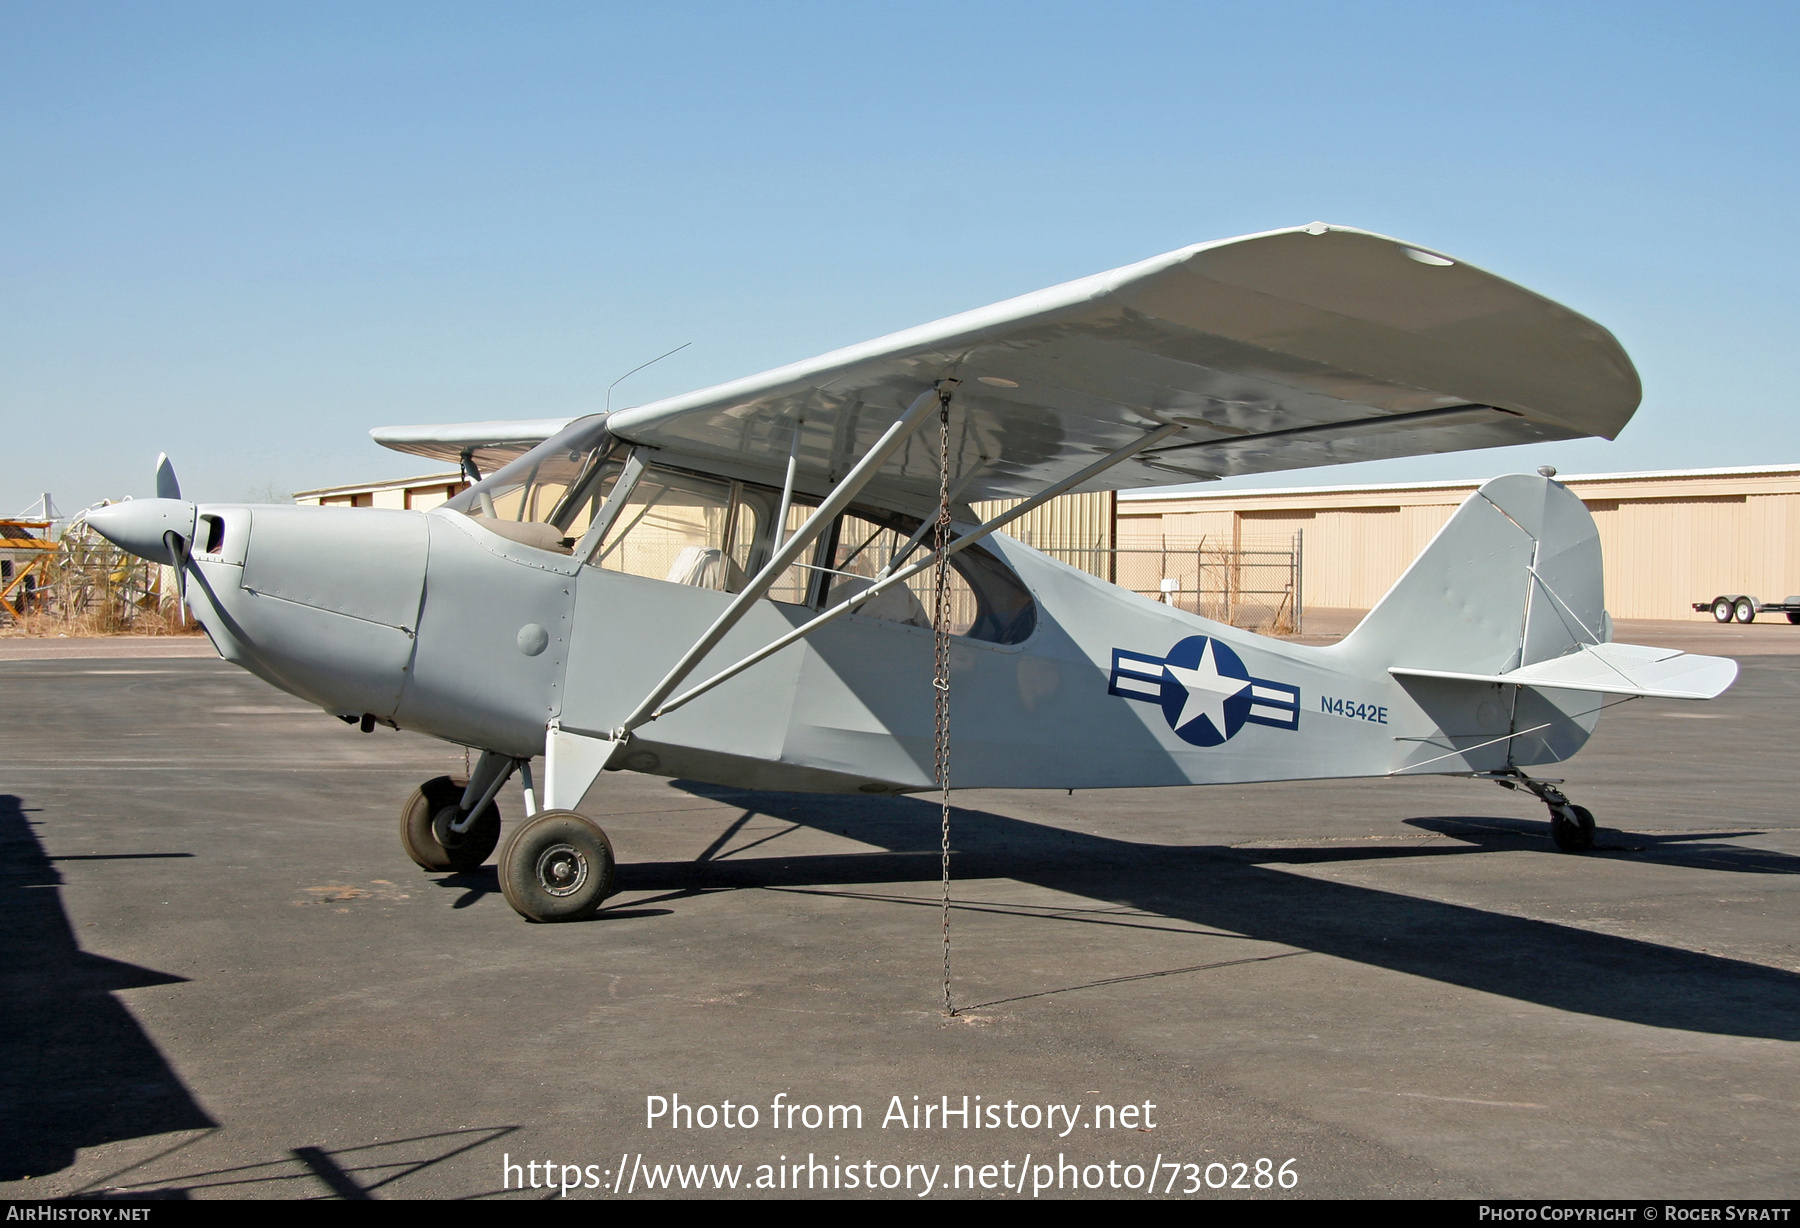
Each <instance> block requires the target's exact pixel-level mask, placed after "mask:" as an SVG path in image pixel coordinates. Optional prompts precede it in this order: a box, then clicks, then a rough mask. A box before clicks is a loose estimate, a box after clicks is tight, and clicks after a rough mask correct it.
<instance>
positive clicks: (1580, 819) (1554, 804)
mask: <svg viewBox="0 0 1800 1228" xmlns="http://www.w3.org/2000/svg"><path fill="white" fill-rule="evenodd" d="M1486 776H1487V778H1488V779H1489V780H1491V781H1493V782H1494V783H1495V784H1497V785H1499V786H1500V787H1501V788H1503V789H1524V790H1526V791H1527V792H1529V793H1531V794H1533V795H1534V796H1535V797H1536V798H1537V799H1538V801H1540V802H1542V803H1544V805H1545V807H1546V808H1548V809H1549V811H1550V838H1551V839H1552V840H1554V841H1556V847H1557V848H1559V849H1561V850H1562V851H1563V852H1565V853H1585V852H1587V851H1588V850H1589V849H1591V848H1593V847H1594V813H1593V811H1591V810H1589V809H1588V808H1587V807H1586V806H1577V805H1576V804H1575V803H1573V802H1571V801H1570V800H1569V799H1568V797H1567V795H1565V794H1564V793H1563V791H1562V790H1561V789H1559V788H1557V787H1556V786H1558V785H1560V784H1561V783H1562V781H1560V780H1533V779H1532V778H1531V777H1529V776H1527V775H1526V774H1525V773H1523V772H1521V771H1519V769H1517V768H1509V769H1507V770H1506V771H1504V772H1489V773H1486Z"/></svg>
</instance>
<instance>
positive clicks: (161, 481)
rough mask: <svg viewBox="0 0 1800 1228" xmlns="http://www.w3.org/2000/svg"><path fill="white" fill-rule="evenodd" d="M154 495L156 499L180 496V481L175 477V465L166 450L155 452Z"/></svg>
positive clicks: (177, 497)
mask: <svg viewBox="0 0 1800 1228" xmlns="http://www.w3.org/2000/svg"><path fill="white" fill-rule="evenodd" d="M156 497H157V498H158V499H179V498H181V483H180V482H179V481H177V480H176V478H175V465H174V462H172V461H171V460H170V459H169V454H168V453H167V452H158V453H157V454H156Z"/></svg>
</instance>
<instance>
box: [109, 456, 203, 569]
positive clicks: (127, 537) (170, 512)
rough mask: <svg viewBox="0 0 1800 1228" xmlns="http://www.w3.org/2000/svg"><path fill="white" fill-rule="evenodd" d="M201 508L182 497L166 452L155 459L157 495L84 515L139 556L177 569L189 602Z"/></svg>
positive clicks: (117, 544) (112, 504)
mask: <svg viewBox="0 0 1800 1228" xmlns="http://www.w3.org/2000/svg"><path fill="white" fill-rule="evenodd" d="M197 516H198V509H197V508H196V507H195V506H194V505H193V504H192V503H189V502H187V501H186V500H185V499H183V498H182V497H181V483H180V481H179V480H178V479H177V478H176V477H175V466H174V465H173V464H171V463H170V461H169V457H168V454H167V453H164V454H162V455H159V456H158V457H157V458H156V498H154V499H137V500H129V499H128V500H126V501H125V502H123V503H111V504H107V505H106V506H104V507H95V508H89V509H88V511H87V512H85V513H84V514H83V518H84V519H85V520H86V521H87V523H88V525H89V526H90V527H91V528H93V529H94V530H95V531H97V532H98V533H99V534H100V535H101V536H102V537H105V538H106V539H107V540H108V541H110V542H112V543H113V544H114V545H116V546H119V547H121V548H122V549H125V550H129V551H130V552H131V553H133V554H135V555H137V556H138V557H139V558H144V559H149V560H150V561H151V562H153V563H165V564H168V565H169V566H172V567H173V568H175V589H176V592H177V593H178V594H179V596H180V598H181V600H182V602H183V603H184V604H185V603H186V601H187V570H188V559H189V555H190V553H191V549H192V538H193V536H194V525H195V520H196V517H197Z"/></svg>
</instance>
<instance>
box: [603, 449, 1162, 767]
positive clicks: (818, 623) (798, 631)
mask: <svg viewBox="0 0 1800 1228" xmlns="http://www.w3.org/2000/svg"><path fill="white" fill-rule="evenodd" d="M1185 429H1186V428H1185V427H1182V426H1179V425H1175V424H1171V425H1169V426H1165V427H1161V428H1159V429H1157V430H1154V431H1151V432H1150V433H1149V434H1148V435H1145V436H1144V437H1143V438H1142V439H1139V440H1136V441H1135V442H1133V443H1128V444H1126V445H1125V446H1124V447H1122V448H1120V449H1119V450H1118V451H1116V452H1113V453H1110V454H1108V455H1107V456H1104V457H1101V458H1100V459H1099V460H1097V461H1095V462H1094V463H1093V464H1091V465H1089V466H1088V467H1087V468H1086V469H1083V470H1082V471H1081V472H1079V473H1075V474H1071V475H1070V476H1068V477H1066V478H1064V479H1063V480H1062V481H1060V482H1057V483H1055V484H1054V485H1051V486H1047V487H1045V488H1044V489H1043V490H1041V491H1039V492H1038V493H1037V494H1035V495H1033V496H1032V497H1031V498H1029V499H1027V500H1025V502H1023V503H1021V504H1019V506H1017V507H1015V508H1013V509H1012V510H1011V511H1009V512H1002V513H1001V514H1000V515H998V516H995V517H994V518H993V519H992V520H988V521H984V522H983V523H982V524H981V526H980V527H978V528H974V529H970V530H969V531H968V532H967V533H964V534H963V535H962V536H961V537H959V538H957V539H956V540H955V541H953V542H951V543H950V544H949V545H947V546H945V547H944V548H943V549H942V550H941V551H938V550H933V551H932V552H931V553H930V554H928V555H926V556H925V557H924V558H922V559H920V560H919V561H918V562H917V563H914V564H913V565H912V566H910V567H907V568H904V569H903V570H900V571H896V572H894V573H893V574H892V575H890V576H888V577H887V578H886V579H885V580H879V581H877V582H876V583H874V584H872V585H870V586H869V587H868V588H865V589H864V590H863V591H862V592H860V593H857V594H856V595H855V596H853V597H851V598H849V599H848V600H846V601H844V602H841V603H840V604H838V605H834V606H832V607H831V608H830V609H829V610H826V611H825V612H824V613H823V614H821V615H819V616H818V617H817V618H815V619H813V620H812V621H811V622H808V623H804V624H802V625H801V626H798V627H796V628H794V629H793V630H792V631H790V632H788V633H787V634H786V635H784V636H782V637H781V638H780V639H777V640H775V641H774V642H773V643H770V644H768V645H767V646H765V647H763V648H759V649H757V650H756V651H755V652H753V653H751V654H750V655H749V656H747V657H745V658H744V659H743V660H741V661H739V662H738V663H737V664H736V665H732V666H730V667H728V668H726V669H722V670H720V671H719V672H718V673H716V674H714V675H713V676H712V677H711V678H708V679H707V680H706V681H705V682H702V683H701V684H700V685H698V686H696V687H693V688H692V689H691V690H688V691H686V692H684V693H683V694H681V695H677V696H676V697H675V698H674V699H671V700H669V702H668V703H665V704H663V705H662V706H661V707H656V708H652V709H651V710H650V711H649V712H648V714H647V715H645V716H642V717H639V716H638V715H637V713H633V717H632V719H631V720H629V721H627V722H626V723H625V725H624V726H623V727H621V728H620V729H619V731H618V732H617V733H615V734H614V735H613V737H614V738H615V740H616V739H622V738H623V737H624V736H625V735H626V734H628V733H630V732H631V731H632V730H633V729H636V728H637V727H638V726H640V725H643V724H645V723H646V722H648V721H653V720H655V719H656V718H657V717H659V716H663V715H666V714H667V713H670V712H673V711H675V709H677V708H679V707H681V706H683V705H684V704H686V703H688V702H689V701H690V700H694V699H698V698H699V697H700V696H702V695H704V694H706V692H708V691H710V690H712V689H713V688H714V687H716V686H718V685H719V684H720V683H721V682H727V681H730V680H731V679H732V678H735V677H737V676H738V675H739V674H741V673H743V672H744V671H745V670H747V669H749V668H750V667H751V666H752V665H755V664H756V663H757V662H758V661H761V660H764V659H766V658H768V657H771V656H773V655H774V654H775V653H778V652H780V651H781V650H782V649H783V648H786V647H787V646H788V645H789V644H792V643H794V642H795V641H797V640H802V639H805V638H806V637H807V636H809V635H811V634H812V633H813V632H814V631H817V630H818V629H819V628H820V627H823V626H824V625H825V624H826V623H828V622H830V621H831V620H832V619H834V618H838V617H840V616H841V615H844V614H848V613H849V612H850V611H851V610H853V609H855V608H856V607H857V606H859V605H861V604H862V603H863V602H865V601H867V600H868V599H869V598H871V597H873V596H875V595H876V594H877V593H880V592H883V591H884V590H886V589H889V588H892V587H893V586H894V585H896V584H904V583H905V582H906V581H908V580H910V579H912V578H913V577H914V576H916V575H918V574H919V573H920V572H923V571H927V570H929V569H930V568H932V567H934V566H936V565H937V561H938V557H939V555H940V554H942V555H944V556H949V555H952V554H956V553H957V552H958V551H961V550H966V549H967V548H968V547H970V546H973V545H974V544H975V543H976V542H978V541H980V540H981V539H982V538H984V537H986V536H988V535H989V534H990V533H993V532H995V531H997V530H998V529H1000V528H1001V527H1002V526H1004V525H1007V524H1010V523H1011V522H1013V521H1014V520H1017V519H1018V518H1019V517H1020V516H1023V515H1024V514H1025V513H1027V512H1029V511H1031V510H1032V509H1033V508H1036V507H1039V506H1041V505H1043V504H1045V503H1048V502H1049V501H1050V500H1052V499H1054V498H1056V496H1058V495H1060V494H1062V493H1063V492H1064V491H1066V490H1069V489H1071V488H1073V487H1076V486H1079V485H1081V484H1082V483H1083V482H1086V481H1088V480H1089V479H1090V478H1094V477H1097V476H1098V475H1100V474H1102V473H1104V472H1106V471H1107V470H1108V469H1111V468H1112V467H1113V466H1114V465H1117V464H1119V463H1120V462H1122V461H1127V460H1130V459H1131V458H1132V457H1133V456H1135V455H1137V454H1138V453H1139V452H1141V451H1143V450H1144V449H1145V448H1147V447H1149V446H1150V445H1152V444H1154V443H1158V442H1160V441H1162V440H1164V439H1167V438H1168V437H1169V436H1170V435H1173V434H1175V433H1176V432H1177V431H1181V430H1185ZM808 523H811V522H810V521H809V522H808ZM689 655H690V656H693V655H694V654H692V653H690V654H689ZM669 689H670V690H673V689H674V688H673V687H671V688H669ZM663 694H664V695H667V694H668V691H664V692H663ZM644 710H645V705H641V704H640V705H639V708H638V711H639V712H643V711H644Z"/></svg>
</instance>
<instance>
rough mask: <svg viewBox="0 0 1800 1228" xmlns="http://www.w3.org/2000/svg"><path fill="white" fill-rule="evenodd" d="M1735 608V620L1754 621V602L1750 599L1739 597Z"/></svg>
mask: <svg viewBox="0 0 1800 1228" xmlns="http://www.w3.org/2000/svg"><path fill="white" fill-rule="evenodd" d="M1735 608H1736V610H1737V620H1738V621H1739V622H1741V623H1751V622H1755V621H1756V603H1755V602H1754V601H1752V600H1750V598H1748V597H1739V598H1738V599H1737V605H1736V607H1735Z"/></svg>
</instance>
